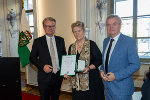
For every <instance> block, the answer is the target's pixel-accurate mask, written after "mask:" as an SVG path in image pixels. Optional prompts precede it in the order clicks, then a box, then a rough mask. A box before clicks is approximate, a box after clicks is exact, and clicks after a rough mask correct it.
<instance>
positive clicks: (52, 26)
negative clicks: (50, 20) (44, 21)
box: [44, 25, 55, 28]
mask: <svg viewBox="0 0 150 100" xmlns="http://www.w3.org/2000/svg"><path fill="white" fill-rule="evenodd" d="M44 27H46V28H47V27H48V28H54V27H55V25H52V26H50V25H44Z"/></svg>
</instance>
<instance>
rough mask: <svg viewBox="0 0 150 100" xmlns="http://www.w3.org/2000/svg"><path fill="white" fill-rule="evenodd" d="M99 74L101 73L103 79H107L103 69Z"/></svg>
mask: <svg viewBox="0 0 150 100" xmlns="http://www.w3.org/2000/svg"><path fill="white" fill-rule="evenodd" d="M100 75H101V78H102V79H103V80H104V81H107V80H108V77H107V75H106V74H105V73H104V71H103V70H101V71H100Z"/></svg>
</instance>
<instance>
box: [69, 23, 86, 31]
mask: <svg viewBox="0 0 150 100" xmlns="http://www.w3.org/2000/svg"><path fill="white" fill-rule="evenodd" d="M74 27H81V28H82V29H83V31H85V27H84V23H83V22H81V21H76V22H74V23H72V24H71V28H72V32H73V28H74Z"/></svg>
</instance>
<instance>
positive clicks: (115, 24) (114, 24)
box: [106, 23, 120, 27]
mask: <svg viewBox="0 0 150 100" xmlns="http://www.w3.org/2000/svg"><path fill="white" fill-rule="evenodd" d="M117 25H120V23H113V24H106V26H107V27H109V26H117Z"/></svg>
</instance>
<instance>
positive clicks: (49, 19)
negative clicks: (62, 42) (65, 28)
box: [43, 17, 56, 26]
mask: <svg viewBox="0 0 150 100" xmlns="http://www.w3.org/2000/svg"><path fill="white" fill-rule="evenodd" d="M46 21H53V22H55V25H56V20H55V19H54V18H53V17H46V18H45V19H44V20H43V26H44V23H45V22H46Z"/></svg>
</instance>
